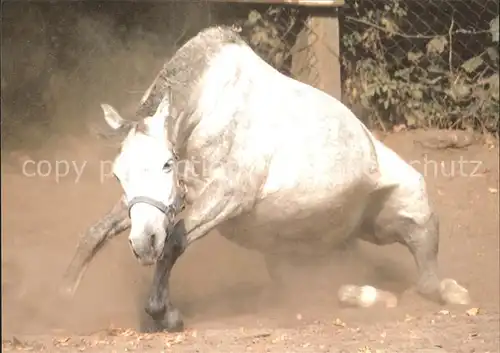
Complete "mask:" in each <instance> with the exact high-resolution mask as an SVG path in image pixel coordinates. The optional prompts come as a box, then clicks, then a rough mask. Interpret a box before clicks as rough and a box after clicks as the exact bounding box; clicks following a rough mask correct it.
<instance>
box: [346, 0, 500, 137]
mask: <svg viewBox="0 0 500 353" xmlns="http://www.w3.org/2000/svg"><path fill="white" fill-rule="evenodd" d="M404 4H405V2H404V1H401V0H392V1H390V2H388V3H387V4H386V5H385V6H384V7H383V8H381V7H379V9H376V10H369V11H364V12H361V11H358V14H359V17H358V18H350V19H349V18H346V21H353V22H355V23H356V24H357V27H356V28H358V29H360V30H358V31H356V30H354V31H348V33H347V34H345V35H344V36H343V38H342V41H343V45H344V49H343V50H344V51H347V53H348V54H349V55H343V57H342V60H343V62H342V64H343V67H344V69H345V72H346V77H347V79H346V80H344V91H345V93H346V94H345V96H346V98H347V100H348V102H347V103H348V104H350V105H351V106H358V107H359V106H361V107H362V108H363V111H364V112H368V115H369V116H368V117H367V118H368V119H369V120H370V122H371V123H372V125H373V126H374V127H375V126H378V127H381V128H382V129H384V130H385V129H387V128H388V127H390V126H391V125H395V124H402V123H403V124H405V125H407V126H408V127H439V128H474V129H479V130H482V131H490V132H497V131H498V127H499V108H498V104H499V84H498V82H499V76H498V55H499V54H498V39H499V38H498V16H497V17H496V18H495V19H493V20H492V21H491V22H490V36H489V38H491V40H490V42H489V43H486V45H485V47H486V50H484V52H482V53H479V54H478V55H476V56H473V57H470V58H469V59H467V60H465V61H463V60H462V64H461V65H458V64H456V63H454V61H453V60H452V57H453V55H454V54H455V53H453V47H452V45H451V44H450V42H452V43H453V41H452V39H453V37H452V36H453V32H452V29H450V31H448V33H443V34H439V35H435V36H417V35H411V36H409V35H406V34H404V33H402V32H401V31H400V29H399V28H400V24H401V23H403V21H404V20H408V21H409V22H411V21H412V18H411V16H414V14H413V15H411V16H410V15H409V14H408V13H407V11H406V10H405V9H404ZM359 6H360V5H359V3H358V0H356V2H355V3H354V8H355V9H357V10H359ZM360 23H361V25H359V24H360ZM462 33H463V32H462ZM467 35H471V36H472V35H475V34H474V33H470V34H467ZM405 37H406V38H408V37H411V38H409V39H407V40H411V41H412V43H413V42H417V41H418V42H419V43H420V44H425V45H420V46H418V45H416V47H419V48H420V50H419V49H417V50H412V51H409V52H407V53H406V57H404V55H402V53H401V52H400V53H399V55H392V54H391V53H389V49H388V46H387V41H388V39H391V40H394V42H393V43H396V44H397V40H396V39H398V38H403V39H405ZM450 39H451V40H450ZM422 41H424V43H422ZM414 47H415V46H414ZM349 57H350V58H353V57H354V58H356V59H355V60H348V58H349Z"/></svg>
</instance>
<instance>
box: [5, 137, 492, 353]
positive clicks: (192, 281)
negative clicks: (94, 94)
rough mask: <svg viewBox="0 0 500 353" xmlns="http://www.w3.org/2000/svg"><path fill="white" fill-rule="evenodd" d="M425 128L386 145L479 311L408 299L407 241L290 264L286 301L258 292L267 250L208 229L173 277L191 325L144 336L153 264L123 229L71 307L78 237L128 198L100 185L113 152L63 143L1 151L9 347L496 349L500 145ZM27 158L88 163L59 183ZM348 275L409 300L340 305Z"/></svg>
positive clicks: (448, 265)
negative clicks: (427, 197)
mask: <svg viewBox="0 0 500 353" xmlns="http://www.w3.org/2000/svg"><path fill="white" fill-rule="evenodd" d="M429 134H430V132H422V131H420V132H401V133H397V134H392V135H390V136H388V137H387V138H386V139H385V141H384V142H385V143H387V144H388V145H389V146H391V147H392V148H394V149H395V150H396V151H397V152H398V153H400V154H401V155H402V156H403V157H404V158H405V159H406V160H408V161H413V162H414V163H413V164H414V166H415V167H416V168H417V169H419V170H420V171H422V172H424V173H425V174H426V177H427V180H428V183H429V190H430V194H431V197H432V201H433V203H434V204H435V205H436V207H437V211H438V213H439V215H440V217H441V250H440V251H441V252H440V259H439V260H440V266H441V272H442V274H443V275H444V276H446V277H452V278H455V279H457V280H458V281H459V283H461V284H462V285H464V286H466V287H467V288H468V289H469V290H470V293H471V296H472V299H473V303H472V304H471V305H470V306H466V307H440V306H437V305H434V304H432V303H429V302H426V301H425V300H423V299H421V298H420V297H418V296H416V295H415V294H412V293H411V292H410V291H408V290H407V289H408V287H409V286H410V285H411V283H412V281H413V280H414V276H415V268H414V264H413V261H412V259H411V257H410V256H409V254H408V252H407V251H406V249H404V248H402V247H400V246H388V247H383V248H382V247H375V246H371V245H368V244H362V246H361V248H360V249H358V250H356V251H353V252H349V253H346V254H339V255H338V257H336V258H333V259H332V262H331V263H328V264H322V265H321V266H319V265H318V266H315V267H306V268H300V269H291V271H293V275H294V277H295V279H296V280H295V281H294V282H295V283H293V284H291V285H290V290H289V291H288V293H287V294H286V296H284V297H276V298H275V300H274V301H271V300H265V299H263V298H268V297H266V296H263V295H262V293H264V292H265V291H266V290H269V288H272V287H271V285H270V280H269V278H268V275H267V272H266V271H265V268H264V265H263V260H262V258H261V256H260V255H259V254H256V253H254V252H250V251H247V250H245V249H241V248H239V247H237V246H235V245H233V244H231V243H229V242H228V241H227V240H225V239H223V238H221V237H219V236H218V234H210V235H209V236H207V237H206V238H204V239H202V240H201V241H199V242H198V243H196V244H194V245H193V246H192V247H191V248H190V249H189V250H188V251H187V252H186V254H185V256H183V257H182V259H180V261H179V262H178V265H177V266H176V268H175V271H174V273H173V278H172V288H173V291H174V292H173V299H174V301H175V303H176V304H177V305H178V306H179V308H180V310H181V311H182V312H183V314H184V316H185V323H186V326H187V329H186V332H184V333H182V334H140V333H137V332H138V331H139V330H140V328H141V322H142V321H143V317H144V315H143V309H142V305H143V301H144V293H145V291H147V289H148V286H149V281H150V277H151V269H150V268H142V267H140V266H139V265H138V264H137V263H136V261H135V259H134V258H133V256H132V254H131V252H130V250H129V249H128V247H127V242H126V239H125V238H126V233H124V234H122V235H121V236H120V237H117V238H116V239H114V240H113V241H112V242H111V243H110V244H109V245H108V246H107V247H105V248H104V249H103V251H102V253H100V254H99V255H98V256H97V258H96V260H95V261H94V262H93V263H92V265H91V266H90V268H89V270H88V272H87V275H86V277H85V278H84V280H83V282H82V284H81V287H80V289H79V291H78V292H77V294H76V296H75V298H74V300H73V301H71V302H67V301H63V300H62V299H61V298H59V297H58V296H57V295H56V291H57V285H58V284H59V281H60V278H61V275H62V272H63V271H64V268H65V266H66V265H67V264H68V262H69V260H70V258H71V256H72V254H73V250H74V247H75V245H76V240H77V237H78V235H79V234H80V233H81V232H83V231H84V230H85V229H86V227H88V226H89V225H91V224H92V223H93V222H94V221H95V220H97V219H98V218H99V217H100V216H101V215H102V214H103V213H104V212H106V211H107V210H108V209H109V208H110V207H111V206H112V205H113V203H114V202H115V200H116V199H117V198H118V196H119V195H120V189H119V186H118V185H117V184H116V182H115V181H114V180H113V179H112V178H106V179H105V180H100V164H101V163H100V161H106V160H110V159H111V158H112V156H113V154H114V153H115V150H114V149H111V148H109V147H106V146H103V144H102V143H100V142H98V141H96V140H88V141H80V140H79V141H70V142H68V143H66V142H64V143H60V144H59V146H64V150H63V149H59V150H50V151H48V150H39V151H37V152H25V153H24V152H16V153H15V154H12V155H8V154H5V155H3V156H2V168H3V170H2V204H3V208H2V220H3V222H2V335H3V340H4V341H3V344H2V346H3V347H2V348H3V349H5V350H6V351H8V350H19V349H26V350H31V351H36V352H38V351H49V352H63V351H64V352H75V351H88V352H125V351H137V352H166V351H173V350H175V351H177V352H211V351H214V352H215V351H216V352H241V351H250V352H251V351H255V352H264V351H265V352H299V351H300V352H376V351H377V349H379V350H378V352H422V353H424V352H427V353H431V352H434V353H437V352H468V353H469V352H481V353H486V352H499V351H500V350H499V225H498V224H499V219H498V218H499V202H498V148H497V147H495V148H488V147H487V146H485V145H483V144H473V145H471V146H469V147H467V148H464V149H443V150H435V149H430V148H428V147H425V146H424V145H422V144H415V143H414V141H417V140H419V139H425V138H427V136H428V135H429ZM77 145H78V146H79V147H78V148H77V147H75V146H77ZM82 146H83V147H82ZM101 146H102V147H101ZM25 160H34V161H40V160H47V161H49V162H51V163H52V164H51V166H52V167H55V165H56V164H55V162H56V161H57V160H60V161H61V160H66V161H69V162H72V161H74V162H75V164H74V166H77V167H79V168H81V166H82V165H83V164H82V163H83V162H85V161H86V162H87V164H86V165H85V167H84V168H83V173H82V174H81V177H80V178H79V179H77V177H78V174H77V173H76V171H75V169H70V172H68V175H67V176H66V177H64V178H62V179H60V180H56V179H55V174H54V171H52V173H50V174H49V175H48V176H47V177H42V176H41V175H40V173H38V174H37V175H31V176H30V175H28V174H27V173H34V172H35V165H34V164H31V165H28V170H27V173H24V175H23V172H22V165H23V161H25ZM426 162H427V164H425V163H426ZM460 163H461V164H460ZM38 165H41V164H38ZM460 165H462V169H460ZM45 167H47V165H45ZM105 167H106V166H105ZM71 168H73V167H71ZM41 171H42V172H45V170H41ZM291 273H292V272H291ZM347 282H350V283H371V284H374V285H377V286H379V287H385V288H389V289H392V290H394V291H396V292H398V293H400V294H402V297H401V301H400V305H399V306H398V307H397V308H395V309H390V310H389V309H346V308H340V307H339V306H338V304H337V302H336V296H335V294H336V290H337V288H338V286H339V285H340V284H343V283H347ZM474 308H478V309H479V310H470V309H474Z"/></svg>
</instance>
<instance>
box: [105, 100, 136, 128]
mask: <svg viewBox="0 0 500 353" xmlns="http://www.w3.org/2000/svg"><path fill="white" fill-rule="evenodd" d="M101 109H102V111H103V113H104V120H106V123H108V125H109V126H110V127H111V128H112V129H113V130H118V129H120V128H122V127H125V126H127V125H130V122H129V121H128V120H125V119H123V118H122V117H121V115H120V113H118V112H117V111H116V109H115V108H113V107H112V106H111V105H109V104H105V103H103V104H101Z"/></svg>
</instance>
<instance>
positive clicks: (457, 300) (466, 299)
mask: <svg viewBox="0 0 500 353" xmlns="http://www.w3.org/2000/svg"><path fill="white" fill-rule="evenodd" d="M439 291H440V292H441V297H442V299H443V301H444V302H445V303H447V304H459V305H468V304H470V302H471V299H470V295H469V291H468V290H467V289H465V288H464V287H462V286H461V285H459V284H458V283H457V281H455V280H454V279H451V278H446V279H443V280H442V281H441V283H440V286H439Z"/></svg>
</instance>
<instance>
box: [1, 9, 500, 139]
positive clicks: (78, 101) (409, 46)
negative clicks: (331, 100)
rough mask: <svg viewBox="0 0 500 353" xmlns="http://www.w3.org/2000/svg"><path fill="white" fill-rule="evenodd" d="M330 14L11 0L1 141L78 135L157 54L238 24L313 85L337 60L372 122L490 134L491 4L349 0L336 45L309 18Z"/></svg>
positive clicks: (129, 95) (495, 121)
mask: <svg viewBox="0 0 500 353" xmlns="http://www.w3.org/2000/svg"><path fill="white" fill-rule="evenodd" d="M327 11H332V9H316V10H314V12H313V10H312V9H311V8H309V7H297V6H285V5H281V6H280V5H271V6H270V5H255V4H235V3H208V2H180V1H179V2H165V3H158V2H146V3H137V2H119V3H117V2H108V3H98V2H68V3H64V2H60V3H54V4H49V3H39V2H28V3H25V2H8V3H6V4H4V6H3V12H2V49H3V54H4V55H3V57H2V59H3V60H2V141H3V142H5V137H9V136H15V135H16V134H15V131H14V130H16V125H17V126H20V125H21V126H22V127H23V128H22V129H17V130H18V131H19V130H23V131H24V130H26V128H27V126H30V127H32V130H34V131H35V132H37V133H38V132H39V130H40V127H47V129H46V131H49V132H48V133H50V134H54V131H56V130H57V128H58V127H59V126H60V125H61V124H63V125H64V124H65V125H68V124H69V123H71V125H74V126H75V129H74V130H75V131H81V130H82V127H83V126H85V125H86V123H87V122H88V121H87V120H86V116H87V115H88V116H92V117H95V116H99V112H98V103H99V102H102V101H110V102H111V103H114V104H116V102H126V103H125V106H130V109H133V108H135V105H136V104H137V102H138V101H139V100H140V98H141V97H142V94H143V92H144V90H145V89H146V88H147V87H148V86H149V84H150V83H151V80H152V79H153V78H154V77H155V75H156V72H157V70H159V68H160V67H161V66H162V65H163V63H164V61H165V59H166V58H168V57H169V56H171V55H172V54H173V53H174V52H175V50H176V49H177V48H179V47H180V46H181V45H182V44H183V43H184V42H185V41H187V40H188V39H189V38H191V37H192V36H194V35H195V34H196V33H197V32H198V31H200V30H201V29H203V28H205V27H207V26H211V25H231V26H234V27H235V28H238V29H239V30H240V31H241V35H242V36H243V37H244V38H245V39H246V40H247V41H248V43H249V44H250V45H251V46H252V48H253V49H254V50H255V51H256V52H257V53H258V54H259V55H260V56H261V57H262V58H263V59H264V60H266V61H267V62H268V63H270V64H271V65H272V66H274V67H275V68H276V69H278V70H279V71H281V72H283V73H284V74H287V75H289V76H291V77H294V78H296V79H299V80H301V81H303V82H306V83H308V84H310V85H312V86H315V87H318V88H320V89H325V86H328V82H326V81H328V80H330V81H332V80H333V81H336V80H338V79H339V78H338V77H336V75H335V70H334V68H333V65H334V64H333V61H334V60H338V58H340V61H341V67H342V75H341V79H342V91H343V92H342V93H343V97H342V100H343V101H344V103H346V104H347V105H349V106H350V107H351V108H352V109H353V110H354V112H355V113H356V114H357V115H358V116H359V117H360V118H361V119H362V120H363V121H365V122H366V123H368V125H370V127H371V128H375V127H378V128H382V129H389V128H391V126H393V125H398V124H405V125H406V126H408V127H441V128H443V127H444V128H474V129H480V130H483V131H484V130H487V131H498V125H499V118H498V116H499V111H498V110H499V109H498V92H499V85H498V66H499V63H498V56H499V54H498V4H497V2H496V1H495V0H455V1H430V0H422V1H416V0H387V1H378V0H348V1H347V3H346V5H345V6H343V7H341V8H339V9H338V10H337V11H338V14H339V19H340V33H339V41H340V49H335V45H333V43H329V40H330V39H327V38H325V33H326V32H328V31H329V29H328V28H325V27H322V25H321V24H320V22H318V21H317V19H318V18H320V17H318V15H322V14H323V15H324V14H325V12H327ZM333 11H336V10H333ZM324 18H325V17H324ZM318 42H322V45H323V47H324V49H323V52H320V51H318V50H317V43H318ZM26 43H28V44H26ZM314 48H316V49H314ZM334 51H337V52H334ZM327 52H330V53H329V54H328V53H327ZM339 52H340V53H339ZM327 54H328V55H330V56H328V55H327ZM325 58H326V59H325ZM325 82H326V83H325ZM68 83H71V84H70V85H69V84H68ZM330 84H332V82H330ZM325 90H326V91H328V90H327V89H325ZM116 105H118V106H120V104H119V103H118V104H116ZM96 107H97V108H96ZM69 112H70V113H69ZM69 115H71V117H68V116H69ZM60 129H62V128H60ZM64 131H69V130H68V128H67V126H66V127H65V128H64ZM6 135H7V136H6ZM18 140H19V138H18ZM21 140H22V139H21ZM23 141H25V140H23Z"/></svg>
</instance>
